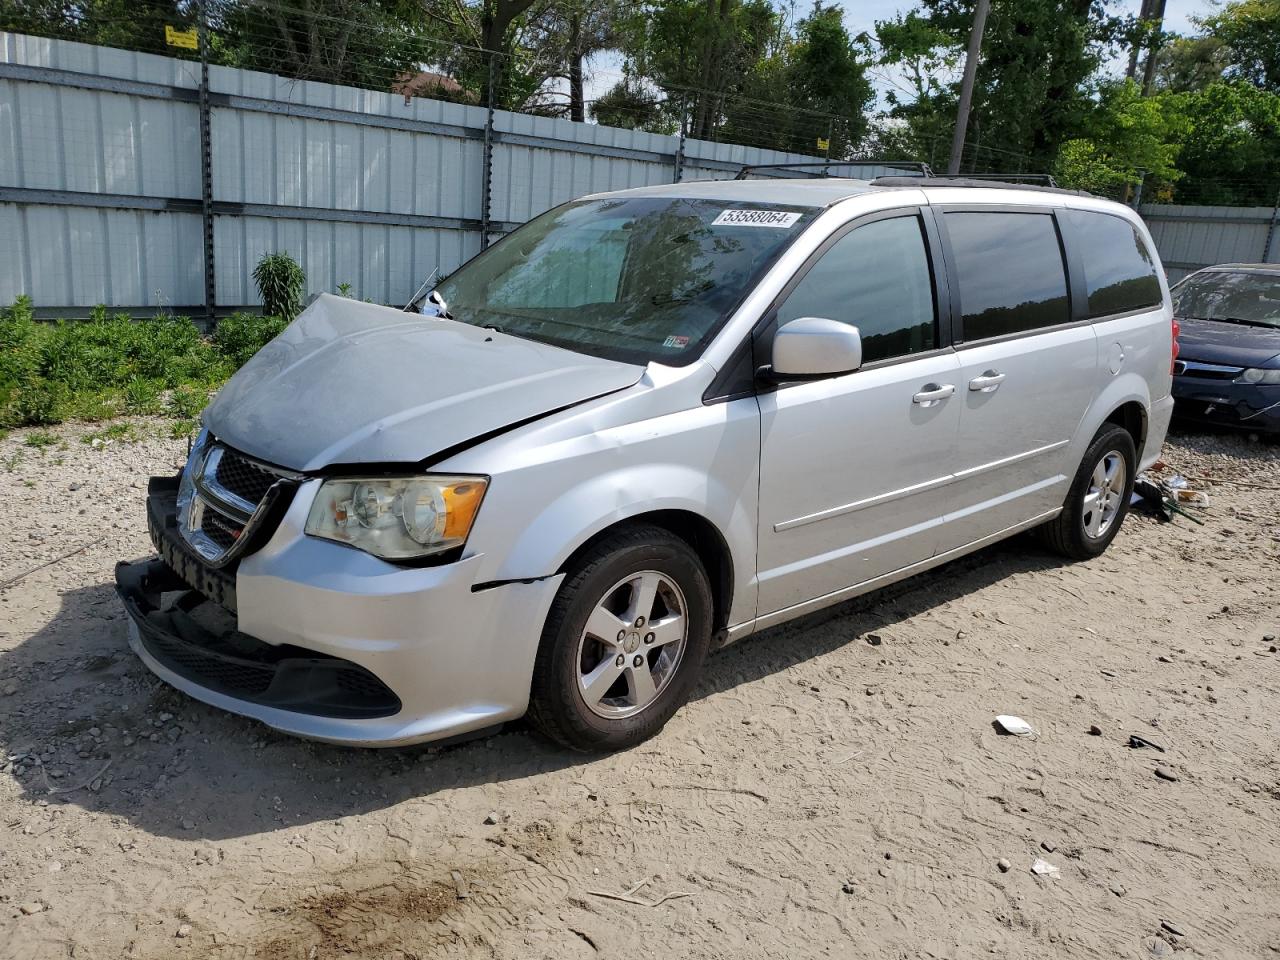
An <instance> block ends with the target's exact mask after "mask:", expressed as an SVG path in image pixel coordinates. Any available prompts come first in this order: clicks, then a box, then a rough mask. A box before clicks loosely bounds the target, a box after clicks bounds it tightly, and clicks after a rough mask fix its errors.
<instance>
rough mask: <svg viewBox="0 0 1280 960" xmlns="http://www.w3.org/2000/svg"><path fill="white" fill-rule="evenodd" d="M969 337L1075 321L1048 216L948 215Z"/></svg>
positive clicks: (976, 338)
mask: <svg viewBox="0 0 1280 960" xmlns="http://www.w3.org/2000/svg"><path fill="white" fill-rule="evenodd" d="M946 221H947V233H948V234H950V236H951V248H952V251H953V252H954V253H955V258H956V272H957V273H958V274H959V288H960V309H961V312H962V313H963V315H964V339H965V340H985V339H987V338H988V337H999V336H1001V335H1003V334H1006V333H1021V332H1022V331H1024V330H1035V329H1037V328H1039V327H1051V326H1053V325H1054V324H1056V323H1066V322H1067V321H1068V320H1070V319H1071V316H1070V311H1069V309H1068V307H1067V276H1066V271H1065V269H1064V268H1063V265H1062V249H1061V247H1060V246H1059V245H1058V231H1057V228H1056V227H1055V226H1054V223H1053V217H1051V216H1050V215H1049V214H1047V213H948V214H947V215H946Z"/></svg>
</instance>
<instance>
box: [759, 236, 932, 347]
mask: <svg viewBox="0 0 1280 960" xmlns="http://www.w3.org/2000/svg"><path fill="white" fill-rule="evenodd" d="M798 317H826V318H828V319H830V320H838V321H840V322H841V323H847V324H850V325H852V326H856V327H857V328H858V331H859V333H861V334H862V359H863V362H864V363H873V362H874V361H876V360H887V359H889V358H891V357H901V356H906V355H907V354H912V353H920V352H921V351H924V350H932V349H933V348H934V347H936V346H937V345H938V330H937V321H936V319H935V310H934V302H933V280H932V276H931V274H930V272H929V256H928V253H927V252H926V247H925V240H924V233H923V231H922V230H921V226H920V218H919V217H915V216H909V217H893V218H891V219H888V220H877V221H875V222H873V223H868V224H864V225H863V226H860V227H857V228H855V229H854V230H851V231H850V232H849V233H847V234H845V235H844V236H843V237H841V238H840V239H839V240H837V241H836V242H835V243H834V244H833V245H832V246H831V248H830V249H829V250H827V252H826V253H824V254H823V255H822V258H821V259H820V260H818V262H817V263H815V264H814V265H813V267H812V268H810V270H809V272H808V273H806V274H805V275H804V278H803V279H802V280H801V281H800V283H799V284H798V285H797V286H796V287H795V289H794V290H792V291H791V293H790V294H789V295H788V297H787V299H786V300H785V301H784V302H783V304H782V306H781V307H779V308H778V324H779V326H781V325H782V324H784V323H786V322H787V321H789V320H795V319H797V318H798Z"/></svg>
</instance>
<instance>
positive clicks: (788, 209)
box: [117, 179, 1177, 750]
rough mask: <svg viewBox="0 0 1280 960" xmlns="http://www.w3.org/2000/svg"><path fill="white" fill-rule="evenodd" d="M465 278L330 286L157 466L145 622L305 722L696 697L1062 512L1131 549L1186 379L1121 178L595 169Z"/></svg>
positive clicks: (1077, 547) (203, 674) (190, 676)
mask: <svg viewBox="0 0 1280 960" xmlns="http://www.w3.org/2000/svg"><path fill="white" fill-rule="evenodd" d="M426 305H427V310H428V312H429V313H431V314H434V315H422V314H421V313H406V312H401V311H397V310H394V309H390V308H385V307H379V306H373V305H369V304H364V303H358V302H356V301H353V300H348V299H343V298H339V297H333V296H321V297H319V298H318V299H317V300H315V301H314V302H313V303H312V304H311V305H310V306H309V307H308V308H307V310H306V311H305V312H304V313H303V314H302V315H301V316H300V317H299V318H298V319H297V321H295V322H294V323H293V324H292V325H291V326H290V327H289V328H288V329H286V330H285V332H284V333H282V334H281V335H280V336H279V337H278V338H276V340H274V341H273V342H272V343H271V344H269V345H268V346H267V347H266V348H265V349H263V350H262V351H261V352H260V353H259V354H258V355H257V356H256V357H254V358H253V360H252V361H250V362H249V363H248V364H247V365H246V366H245V367H244V368H243V369H241V370H240V371H239V372H238V373H237V374H236V375H235V376H234V377H233V378H232V379H231V381H230V382H229V383H227V385H226V386H225V387H224V388H223V389H222V390H221V392H220V393H219V394H218V396H217V397H216V399H215V400H214V401H213V403H212V404H211V405H210V406H209V408H208V409H207V410H206V411H205V413H204V417H203V426H204V429H203V431H202V432H201V434H200V436H199V438H198V439H197V441H196V442H195V444H194V446H193V449H192V450H191V455H190V458H189V460H188V462H187V464H186V467H185V469H184V470H183V471H182V473H181V475H180V476H179V477H172V478H154V479H153V480H152V481H151V484H150V488H149V492H148V502H147V507H148V510H147V512H148V520H149V527H150V533H151V538H152V540H153V542H154V544H155V547H156V549H157V551H158V553H159V557H158V558H157V559H155V560H151V561H148V562H145V563H140V564H122V565H121V566H120V567H119V568H118V570H117V584H118V588H119V592H120V595H121V597H122V598H123V601H124V603H125V606H126V608H127V610H128V613H129V615H130V619H131V643H132V646H133V648H134V649H135V650H136V652H137V654H138V656H140V657H141V658H142V659H143V661H144V662H145V663H146V664H147V665H148V666H149V667H150V668H151V669H152V670H153V671H154V672H155V673H156V674H158V675H159V676H160V677H162V678H163V679H164V680H166V681H167V682H169V683H170V684H172V685H173V686H175V687H177V688H179V689H181V690H183V691H186V692H187V693H188V694H190V695H191V696H193V697H196V698H197V699H200V700H203V701H205V702H207V703H211V704H214V705H216V706H219V707H224V708H226V709H228V710H232V711H235V712H237V713H241V714H244V715H247V716H250V717H255V718H257V719H259V720H261V721H263V722H264V723H266V724H269V725H270V726H272V727H275V728H277V729H279V730H283V731H287V732H289V733H294V734H298V735H301V736H305V737H311V738H315V739H319V740H326V741H332V742H339V743H350V744H367V745H380V746H388V745H399V744H409V743H415V742H420V741H426V740H434V739H441V738H449V737H456V736H460V735H464V734H474V733H475V732H476V731H480V730H485V729H488V728H492V727H494V726H496V725H499V724H501V723H503V722H504V721H508V720H513V719H515V718H518V717H520V716H522V715H524V714H526V713H527V714H528V715H529V716H530V717H531V719H532V720H533V722H534V723H535V724H536V725H537V726H538V727H539V728H540V729H541V730H543V731H544V732H545V733H546V734H548V735H549V736H551V737H552V738H554V739H555V740H557V741H559V742H560V743H563V744H566V745H568V746H570V747H575V748H579V749H584V750H595V749H613V748H620V747H626V746H630V745H632V744H635V743H637V742H639V741H641V740H643V739H644V738H646V737H648V736H650V735H652V734H653V733H655V732H656V731H657V730H659V729H660V728H661V727H662V725H663V724H664V723H665V722H666V721H667V720H668V719H669V718H670V717H671V716H672V714H673V713H675V711H676V710H677V709H679V707H680V706H681V704H682V703H683V702H684V701H685V699H686V698H687V697H688V696H689V693H690V691H691V690H692V689H693V688H694V686H695V684H696V683H697V682H698V677H699V673H700V671H701V669H702V665H703V661H704V658H705V657H706V656H707V654H708V653H709V652H710V651H711V650H712V649H713V648H715V647H719V646H721V645H724V644H726V643H730V642H732V641H735V640H738V639H741V638H742V637H745V636H747V635H749V634H751V633H754V632H756V631H758V630H761V629H763V628H765V627H769V626H772V625H774V624H778V623H782V622H783V621H786V620H790V619H792V618H794V617H798V616H801V615H802V614H806V613H809V612H810V611H813V610H817V609H819V608H821V607H824V606H827V605H829V604H834V603H838V602H840V601H842V600H845V599H848V598H850V597H854V596H857V595H859V594H862V593H866V592H868V591H871V590H874V589H876V588H877V587H881V586H884V585H885V584H888V583H891V582H893V581H896V580H901V579H902V578H904V577H908V576H911V575H912V574H915V573H919V572H920V571H923V570H927V569H929V568H930V567H934V566H937V565H938V564H941V563H945V562H947V561H948V560H951V559H953V558H955V557H958V556H960V555H962V554H964V553H967V552H969V551H972V550H976V549H978V548H979V547H982V546H984V545H986V544H990V543H992V542H994V541H996V540H999V539H1001V538H1003V537H1008V536H1010V535H1011V534H1014V533H1017V532H1018V531H1021V530H1027V529H1029V528H1033V527H1034V528H1038V529H1039V531H1040V532H1041V533H1042V535H1043V539H1044V541H1045V542H1046V543H1047V544H1048V545H1049V546H1050V547H1051V548H1053V549H1054V550H1057V551H1059V552H1060V553H1062V554H1065V555H1066V556H1067V557H1069V558H1073V559H1077V560H1084V559H1088V558H1090V557H1093V556H1096V555H1097V554H1099V553H1101V552H1102V551H1103V550H1104V549H1106V547H1107V545H1108V544H1109V543H1110V542H1111V540H1112V539H1113V538H1114V537H1115V536H1116V534H1117V532H1118V531H1119V529H1120V525H1121V522H1122V520H1123V519H1124V516H1125V512H1126V509H1127V507H1128V503H1129V496H1130V491H1131V489H1132V486H1133V481H1134V477H1135V475H1136V474H1137V473H1138V472H1139V471H1141V470H1142V469H1143V468H1144V467H1146V466H1147V465H1149V464H1150V463H1151V462H1152V461H1154V460H1155V459H1156V457H1157V455H1158V453H1159V450H1160V446H1161V443H1162V441H1163V439H1164V435H1165V430H1166V427H1167V425H1168V421H1169V416H1170V412H1171V409H1172V399H1171V397H1170V385H1171V370H1170V368H1171V363H1172V359H1173V355H1174V353H1175V352H1176V349H1177V347H1176V334H1175V331H1174V330H1173V327H1172V314H1171V311H1170V305H1169V293H1168V288H1167V285H1166V283H1165V279H1164V273H1163V270H1162V269H1161V267H1160V263H1159V260H1158V259H1157V256H1156V253H1155V249H1154V246H1153V244H1152V242H1151V238H1150V236H1149V235H1148V233H1147V230H1146V228H1145V227H1144V226H1143V224H1142V222H1141V220H1139V219H1138V217H1137V216H1136V215H1135V214H1134V213H1133V212H1132V211H1131V210H1129V209H1127V208H1125V207H1122V206H1119V205H1117V204H1114V203H1109V202H1106V201H1103V200H1098V199H1094V198H1091V197H1086V196H1081V195H1077V194H1073V193H1067V192H1065V191H1053V190H1048V189H1034V188H1018V187H1014V186H1012V185H999V184H996V185H993V184H991V183H989V182H966V181H949V180H946V179H928V180H922V179H916V180H903V179H892V180H881V181H872V182H867V181H858V180H837V179H823V180H794V179H793V180H777V181H734V182H701V183H687V184H678V185H670V186H657V187H647V188H643V189H639V190H627V191H622V192H619V193H609V194H601V195H597V196H592V197H587V198H585V199H582V200H577V201H574V202H571V203H567V204H565V205H563V206H560V207H557V208H556V209H554V210H551V211H550V212H548V213H545V214H543V215H542V216H540V217H538V218H537V219H535V220H533V221H531V222H530V223H528V224H526V225H525V226H523V227H521V228H520V229H519V230H517V231H515V232H514V233H512V234H510V235H509V236H507V237H506V238H504V239H503V240H502V241H500V242H499V243H497V244H495V245H494V246H492V247H490V248H488V249H487V250H485V251H484V252H482V253H481V254H479V255H478V256H476V257H475V258H474V259H472V260H471V261H470V262H469V263H467V264H466V265H465V266H463V267H461V268H460V269H459V270H458V271H457V272H456V273H455V274H453V275H452V276H450V277H449V278H448V279H447V280H446V281H445V282H443V283H441V284H440V285H439V286H438V287H437V288H436V290H435V291H434V292H433V293H432V295H431V296H430V298H429V299H428V300H427V301H426Z"/></svg>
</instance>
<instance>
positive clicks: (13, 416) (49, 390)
mask: <svg viewBox="0 0 1280 960" xmlns="http://www.w3.org/2000/svg"><path fill="white" fill-rule="evenodd" d="M59 392H60V391H58V390H57V388H56V387H54V386H53V385H51V384H48V383H42V382H40V381H38V380H37V381H35V382H33V383H29V384H26V385H24V386H23V387H21V388H19V389H18V391H17V394H16V396H15V397H14V398H13V400H12V402H11V403H10V404H9V410H11V413H8V414H6V415H5V418H4V419H5V425H6V426H11V427H47V426H50V425H52V424H55V423H61V422H62V416H61V414H60V413H59V412H58V400H59Z"/></svg>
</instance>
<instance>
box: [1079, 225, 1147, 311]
mask: <svg viewBox="0 0 1280 960" xmlns="http://www.w3.org/2000/svg"><path fill="white" fill-rule="evenodd" d="M1066 213H1067V222H1068V223H1069V224H1070V225H1071V240H1072V243H1073V244H1074V247H1079V249H1080V258H1081V260H1082V261H1083V263H1084V281H1085V289H1086V290H1087V292H1088V295H1089V316H1090V317H1102V316H1106V315H1107V314H1110V313H1125V312H1126V311H1129V310H1139V309H1141V308H1143V307H1156V306H1159V305H1160V301H1161V295H1160V280H1159V278H1158V277H1157V276H1156V265H1155V261H1154V260H1152V258H1151V254H1150V252H1148V250H1147V246H1146V244H1145V243H1143V242H1142V237H1140V236H1139V235H1138V231H1136V230H1135V229H1133V225H1132V224H1130V223H1129V222H1128V221H1127V220H1123V219H1121V218H1120V217H1113V216H1111V215H1110V214H1106V213H1093V212H1091V211H1088V210H1068V211H1067V212H1066ZM1074 247H1073V249H1074Z"/></svg>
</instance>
